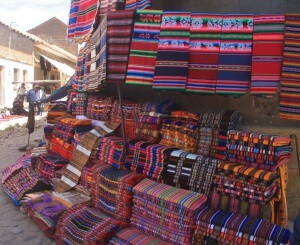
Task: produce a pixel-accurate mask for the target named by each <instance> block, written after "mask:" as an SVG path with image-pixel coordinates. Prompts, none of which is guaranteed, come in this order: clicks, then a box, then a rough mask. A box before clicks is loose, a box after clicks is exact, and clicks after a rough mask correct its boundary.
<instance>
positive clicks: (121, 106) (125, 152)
mask: <svg viewBox="0 0 300 245" xmlns="http://www.w3.org/2000/svg"><path fill="white" fill-rule="evenodd" d="M117 87H118V97H119V103H120V110H121V119H122V125H121V126H122V135H123V144H124V160H125V159H126V156H127V144H126V135H125V119H124V112H123V104H122V95H121V88H120V84H119V83H117Z"/></svg>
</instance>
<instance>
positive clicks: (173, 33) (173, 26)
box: [152, 11, 191, 91]
mask: <svg viewBox="0 0 300 245" xmlns="http://www.w3.org/2000/svg"><path fill="white" fill-rule="evenodd" d="M190 23H191V13H189V12H171V11H164V12H163V14H162V20H161V26H160V34H159V42H158V50H157V59H156V65H155V71H154V77H153V86H152V88H153V89H157V90H178V91H184V90H185V87H186V79H187V74H188V59H189V39H190V38H189V36H190Z"/></svg>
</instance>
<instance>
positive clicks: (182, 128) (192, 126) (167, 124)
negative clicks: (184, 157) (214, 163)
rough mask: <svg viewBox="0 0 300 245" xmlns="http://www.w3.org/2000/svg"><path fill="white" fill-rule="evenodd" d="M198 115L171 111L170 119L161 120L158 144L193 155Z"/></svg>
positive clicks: (195, 145) (195, 144)
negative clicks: (160, 136) (160, 135)
mask: <svg viewBox="0 0 300 245" xmlns="http://www.w3.org/2000/svg"><path fill="white" fill-rule="evenodd" d="M198 121H199V115H198V114H196V113H191V112H186V111H173V112H171V115H170V118H169V119H165V120H163V124H162V129H161V134H162V140H161V141H160V144H162V145H166V146H172V147H178V148H180V149H182V150H184V151H187V152H191V153H195V152H196V149H197V137H198V136H197V129H198V125H197V123H198Z"/></svg>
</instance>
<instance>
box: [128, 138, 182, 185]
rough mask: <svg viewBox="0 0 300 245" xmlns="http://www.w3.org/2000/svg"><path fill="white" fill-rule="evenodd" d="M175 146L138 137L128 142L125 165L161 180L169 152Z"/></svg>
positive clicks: (129, 168)
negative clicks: (142, 139)
mask: <svg viewBox="0 0 300 245" xmlns="http://www.w3.org/2000/svg"><path fill="white" fill-rule="evenodd" d="M174 150H177V148H172V147H167V146H164V145H160V144H154V143H151V142H146V141H141V140H138V139H134V140H131V141H130V142H129V149H128V151H127V156H126V160H125V167H126V168H127V169H128V170H131V171H133V172H136V173H141V174H145V175H147V176H148V177H150V178H152V179H154V180H157V181H161V178H162V172H163V171H164V170H165V168H166V166H167V163H168V160H169V158H170V154H171V152H172V151H174Z"/></svg>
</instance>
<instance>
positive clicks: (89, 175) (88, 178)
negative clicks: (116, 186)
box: [79, 159, 103, 193]
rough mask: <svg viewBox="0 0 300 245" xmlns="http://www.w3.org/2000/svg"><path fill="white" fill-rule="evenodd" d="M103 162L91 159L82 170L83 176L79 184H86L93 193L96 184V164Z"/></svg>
mask: <svg viewBox="0 0 300 245" xmlns="http://www.w3.org/2000/svg"><path fill="white" fill-rule="evenodd" d="M98 164H103V162H101V161H98V160H93V159H89V161H88V162H87V164H86V165H85V166H84V168H83V169H82V171H81V176H80V179H79V185H82V186H84V187H85V188H86V189H87V190H88V191H89V192H90V193H92V191H93V188H94V185H95V179H94V177H93V175H94V170H93V169H94V167H95V165H98Z"/></svg>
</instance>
